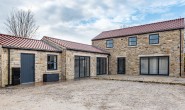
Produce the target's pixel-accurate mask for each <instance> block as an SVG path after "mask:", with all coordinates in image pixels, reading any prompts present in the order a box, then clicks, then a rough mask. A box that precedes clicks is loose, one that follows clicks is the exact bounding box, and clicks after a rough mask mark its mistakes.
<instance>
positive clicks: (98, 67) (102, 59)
mask: <svg viewBox="0 0 185 110" xmlns="http://www.w3.org/2000/svg"><path fill="white" fill-rule="evenodd" d="M100 63H101V64H100ZM101 67H102V68H101ZM107 68H108V67H107V58H106V57H97V58H96V75H103V74H107ZM101 69H102V71H103V69H105V71H104V72H102V73H100V72H101Z"/></svg>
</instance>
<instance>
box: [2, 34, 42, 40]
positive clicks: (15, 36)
mask: <svg viewBox="0 0 185 110" xmlns="http://www.w3.org/2000/svg"><path fill="white" fill-rule="evenodd" d="M0 36H8V37H17V38H21V39H29V40H36V41H41V40H38V39H33V38H27V37H20V36H13V35H9V34H2V33H0Z"/></svg>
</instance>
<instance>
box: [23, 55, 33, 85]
mask: <svg viewBox="0 0 185 110" xmlns="http://www.w3.org/2000/svg"><path fill="white" fill-rule="evenodd" d="M20 76H21V77H20V81H21V83H29V82H35V55H34V54H25V53H22V54H21V75H20Z"/></svg>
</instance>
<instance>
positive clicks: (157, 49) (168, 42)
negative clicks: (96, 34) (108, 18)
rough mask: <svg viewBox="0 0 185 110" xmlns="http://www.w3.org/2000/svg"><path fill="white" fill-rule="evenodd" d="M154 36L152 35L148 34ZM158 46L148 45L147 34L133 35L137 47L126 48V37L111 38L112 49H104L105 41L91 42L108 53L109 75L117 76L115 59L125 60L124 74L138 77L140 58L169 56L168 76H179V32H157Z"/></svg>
mask: <svg viewBox="0 0 185 110" xmlns="http://www.w3.org/2000/svg"><path fill="white" fill-rule="evenodd" d="M150 34H154V33H150ZM158 34H159V36H160V37H159V44H157V45H150V44H149V34H142V35H135V36H137V46H134V47H130V46H128V38H129V37H131V36H127V37H119V38H113V42H114V47H113V48H106V40H107V39H104V40H96V41H92V45H94V46H97V47H99V48H102V49H105V50H106V51H108V52H110V54H111V56H110V64H109V70H110V74H117V57H125V58H126V74H128V75H139V74H140V73H139V63H140V61H139V59H140V56H169V58H170V61H169V62H170V70H169V73H170V74H169V75H170V76H177V77H178V76H179V74H180V58H179V57H180V31H179V30H173V31H165V32H158ZM182 38H183V39H182V56H181V59H182V74H183V75H184V62H183V58H184V54H183V48H184V30H182Z"/></svg>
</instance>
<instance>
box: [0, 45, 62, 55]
mask: <svg viewBox="0 0 185 110" xmlns="http://www.w3.org/2000/svg"><path fill="white" fill-rule="evenodd" d="M2 48H7V49H18V50H30V51H41V52H55V53H61V52H62V51H60V50H58V51H52V50H44V49H32V48H18V47H12V46H2Z"/></svg>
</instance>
